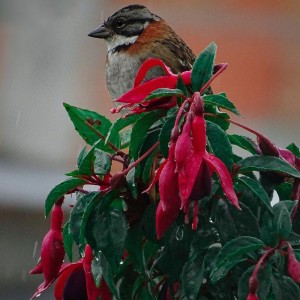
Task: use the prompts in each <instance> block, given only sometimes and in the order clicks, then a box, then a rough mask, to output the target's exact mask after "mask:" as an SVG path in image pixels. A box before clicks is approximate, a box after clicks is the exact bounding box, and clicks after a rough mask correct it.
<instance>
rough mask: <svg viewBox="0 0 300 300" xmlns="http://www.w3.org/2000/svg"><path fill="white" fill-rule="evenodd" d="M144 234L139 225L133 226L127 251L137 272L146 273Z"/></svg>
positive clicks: (130, 230)
mask: <svg viewBox="0 0 300 300" xmlns="http://www.w3.org/2000/svg"><path fill="white" fill-rule="evenodd" d="M142 244H143V234H142V230H141V227H140V226H139V225H135V226H132V227H131V228H130V229H129V230H128V234H127V238H126V249H127V251H128V254H129V256H130V259H131V260H132V261H133V262H134V266H135V269H136V271H138V272H139V273H141V274H144V273H145V261H144V255H143V247H142Z"/></svg>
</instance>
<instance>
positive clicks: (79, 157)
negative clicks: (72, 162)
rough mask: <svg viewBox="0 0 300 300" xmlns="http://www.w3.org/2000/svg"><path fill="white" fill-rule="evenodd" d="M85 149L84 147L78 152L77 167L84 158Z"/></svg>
mask: <svg viewBox="0 0 300 300" xmlns="http://www.w3.org/2000/svg"><path fill="white" fill-rule="evenodd" d="M86 148H87V147H86V146H84V148H83V149H82V150H81V151H80V153H79V155H78V157H77V166H80V165H81V163H82V160H83V158H84V157H85V155H86V153H87V149H86Z"/></svg>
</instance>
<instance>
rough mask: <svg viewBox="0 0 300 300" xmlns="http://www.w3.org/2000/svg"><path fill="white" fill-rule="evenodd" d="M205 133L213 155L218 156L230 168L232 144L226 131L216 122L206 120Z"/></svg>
mask: <svg viewBox="0 0 300 300" xmlns="http://www.w3.org/2000/svg"><path fill="white" fill-rule="evenodd" d="M206 134H207V138H208V141H209V143H210V146H211V148H212V151H213V153H214V154H215V156H217V157H218V158H220V159H221V160H222V161H223V162H224V163H225V165H226V167H227V168H228V169H229V170H231V167H232V163H233V157H232V146H231V144H230V142H229V139H228V137H227V134H226V132H225V131H224V130H223V129H222V128H221V127H220V126H218V125H217V124H215V123H213V122H210V121H206Z"/></svg>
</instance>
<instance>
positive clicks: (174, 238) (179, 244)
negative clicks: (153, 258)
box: [158, 225, 192, 282]
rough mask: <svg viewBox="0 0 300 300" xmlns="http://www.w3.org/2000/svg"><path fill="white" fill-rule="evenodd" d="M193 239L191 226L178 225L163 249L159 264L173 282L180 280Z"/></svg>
mask: <svg viewBox="0 0 300 300" xmlns="http://www.w3.org/2000/svg"><path fill="white" fill-rule="evenodd" d="M179 231H180V236H179V234H178V233H179ZM191 239H192V233H191V229H190V227H189V226H184V225H183V226H180V227H178V226H177V227H175V228H174V230H173V231H172V233H171V236H170V238H169V240H168V241H167V244H166V245H165V247H164V248H163V250H162V253H161V256H160V258H159V260H158V266H159V269H160V270H161V271H162V272H163V273H165V274H168V275H169V279H170V280H171V282H172V281H178V279H179V277H180V274H181V272H182V268H183V266H184V264H185V263H186V261H187V260H188V256H189V249H190V243H191ZM175 262H176V263H175Z"/></svg>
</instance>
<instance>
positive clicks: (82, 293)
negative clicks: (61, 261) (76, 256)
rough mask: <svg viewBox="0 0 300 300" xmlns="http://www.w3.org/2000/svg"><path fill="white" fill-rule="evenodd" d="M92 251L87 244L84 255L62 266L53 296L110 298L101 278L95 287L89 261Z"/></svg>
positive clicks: (60, 298) (58, 299)
mask: <svg viewBox="0 0 300 300" xmlns="http://www.w3.org/2000/svg"><path fill="white" fill-rule="evenodd" d="M92 260H93V252H92V249H91V248H90V246H89V245H86V247H85V255H84V257H83V258H81V259H80V260H79V261H78V262H76V263H68V264H65V265H63V266H62V268H61V270H60V272H59V276H58V279H57V282H56V284H55V289H54V296H55V299H56V300H62V299H88V300H97V299H98V298H99V297H100V298H101V300H112V294H111V292H110V290H109V288H108V287H107V285H106V282H105V280H104V279H103V278H102V280H101V283H100V286H99V287H96V284H95V281H94V278H93V274H92V270H91V268H92V267H91V263H92Z"/></svg>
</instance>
